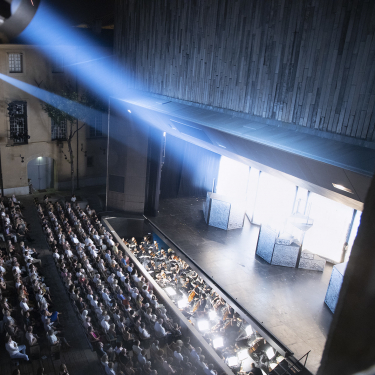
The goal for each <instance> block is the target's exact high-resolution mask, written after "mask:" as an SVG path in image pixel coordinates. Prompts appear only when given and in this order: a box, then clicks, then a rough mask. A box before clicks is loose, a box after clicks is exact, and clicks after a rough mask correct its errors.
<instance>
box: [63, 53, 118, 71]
mask: <svg viewBox="0 0 375 375" xmlns="http://www.w3.org/2000/svg"><path fill="white" fill-rule="evenodd" d="M113 56H114V55H110V56H104V57H98V58H97V59H91V60H86V61H80V62H77V63H74V64H65V65H64V68H67V67H69V66H75V65H81V64H87V63H89V62H93V61H98V60H104V59H109V58H111V57H113Z"/></svg>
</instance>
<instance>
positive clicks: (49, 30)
mask: <svg viewBox="0 0 375 375" xmlns="http://www.w3.org/2000/svg"><path fill="white" fill-rule="evenodd" d="M19 38H20V40H21V41H23V42H25V43H27V44H32V45H35V46H36V47H37V48H39V49H40V50H41V52H42V53H43V54H44V55H45V56H46V57H47V58H48V59H50V60H51V61H53V60H54V58H56V54H62V56H63V59H64V68H65V71H66V72H67V73H70V74H73V75H77V77H79V79H80V81H81V82H82V83H83V85H84V86H86V87H87V88H89V89H90V90H91V91H92V92H94V93H95V94H96V95H97V96H98V97H100V98H101V99H103V100H107V99H108V97H110V96H116V97H121V96H123V95H124V92H125V85H124V82H125V80H124V71H123V69H121V68H116V66H115V64H114V62H113V59H111V56H108V48H107V49H105V48H104V47H101V46H99V45H98V43H97V42H95V41H94V40H92V39H91V38H89V37H87V36H85V35H83V33H82V32H81V30H77V29H76V28H73V27H70V26H69V24H68V23H67V22H65V21H64V20H63V19H62V17H61V16H60V15H58V14H56V13H55V12H54V10H53V9H52V8H51V7H50V6H49V5H48V4H46V2H42V3H41V4H40V6H39V8H38V10H37V12H36V14H35V17H34V19H33V20H32V21H31V23H30V24H29V26H28V27H27V28H26V29H25V30H24V31H23V32H22V34H21V35H20V37H19ZM104 55H105V56H104Z"/></svg>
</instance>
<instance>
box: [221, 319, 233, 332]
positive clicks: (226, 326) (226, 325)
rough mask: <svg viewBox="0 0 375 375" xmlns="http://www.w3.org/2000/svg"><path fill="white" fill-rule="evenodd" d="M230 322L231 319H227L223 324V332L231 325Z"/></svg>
mask: <svg viewBox="0 0 375 375" xmlns="http://www.w3.org/2000/svg"><path fill="white" fill-rule="evenodd" d="M231 322H232V319H229V320H228V321H227V322H226V323H225V324H224V327H223V330H224V331H225V330H226V329H227V328H228V327H229V326H230V324H231Z"/></svg>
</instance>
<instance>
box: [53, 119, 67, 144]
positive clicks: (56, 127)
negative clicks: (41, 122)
mask: <svg viewBox="0 0 375 375" xmlns="http://www.w3.org/2000/svg"><path fill="white" fill-rule="evenodd" d="M51 139H52V141H56V140H62V141H63V140H66V120H62V121H60V123H59V124H58V123H56V122H55V121H54V120H53V119H51Z"/></svg>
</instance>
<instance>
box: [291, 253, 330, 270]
mask: <svg viewBox="0 0 375 375" xmlns="http://www.w3.org/2000/svg"><path fill="white" fill-rule="evenodd" d="M325 265H326V261H325V259H323V258H321V257H319V256H318V255H316V254H313V253H311V252H310V251H306V250H304V251H302V253H301V259H300V261H299V265H298V268H303V269H305V270H312V271H320V272H323V271H324V267H325Z"/></svg>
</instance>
